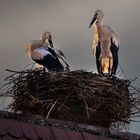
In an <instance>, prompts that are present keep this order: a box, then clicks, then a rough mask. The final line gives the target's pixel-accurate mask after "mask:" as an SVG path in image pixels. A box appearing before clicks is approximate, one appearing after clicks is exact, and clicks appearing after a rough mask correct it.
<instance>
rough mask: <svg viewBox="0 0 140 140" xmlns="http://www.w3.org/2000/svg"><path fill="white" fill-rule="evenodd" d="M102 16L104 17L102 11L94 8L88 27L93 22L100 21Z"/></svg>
mask: <svg viewBox="0 0 140 140" xmlns="http://www.w3.org/2000/svg"><path fill="white" fill-rule="evenodd" d="M103 17H104V13H103V11H102V10H96V11H95V13H94V15H93V19H92V21H91V23H90V25H89V28H90V27H91V26H92V25H93V23H95V22H101V21H102V19H103Z"/></svg>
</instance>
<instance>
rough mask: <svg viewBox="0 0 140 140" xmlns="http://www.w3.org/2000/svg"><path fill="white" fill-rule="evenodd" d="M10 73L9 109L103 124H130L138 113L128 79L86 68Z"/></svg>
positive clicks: (106, 125)
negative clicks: (86, 69)
mask: <svg viewBox="0 0 140 140" xmlns="http://www.w3.org/2000/svg"><path fill="white" fill-rule="evenodd" d="M11 72H12V75H10V76H9V77H7V78H6V80H8V83H7V84H6V85H5V86H7V88H6V92H5V93H4V95H7V96H11V97H13V102H12V103H11V104H10V106H9V108H10V109H11V110H13V111H14V112H16V111H22V112H23V113H28V112H30V113H32V114H35V115H41V116H43V117H46V118H53V119H60V120H67V121H73V122H76V123H82V124H84V123H87V124H91V125H92V124H94V125H99V126H103V127H110V126H112V125H114V124H116V123H117V122H118V123H120V122H121V123H129V122H130V116H131V115H132V114H135V113H134V111H135V110H134V106H135V105H136V101H135V98H134V97H133V96H132V93H130V92H129V86H130V81H128V80H123V79H119V78H117V77H115V76H100V75H97V74H93V73H92V72H86V71H83V70H77V71H71V72H45V71H44V70H43V69H35V70H31V69H28V70H23V71H20V72H17V71H11Z"/></svg>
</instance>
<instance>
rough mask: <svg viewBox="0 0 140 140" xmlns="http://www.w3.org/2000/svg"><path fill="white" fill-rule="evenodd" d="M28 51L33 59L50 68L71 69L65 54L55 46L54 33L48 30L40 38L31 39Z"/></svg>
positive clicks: (54, 69) (58, 69) (55, 69)
mask: <svg viewBox="0 0 140 140" xmlns="http://www.w3.org/2000/svg"><path fill="white" fill-rule="evenodd" d="M26 52H27V54H28V55H29V57H31V58H32V60H33V61H35V62H36V63H37V64H39V65H42V66H43V67H45V68H47V69H48V70H53V71H63V70H69V65H68V63H67V61H66V57H65V55H64V54H63V53H62V51H61V50H60V49H57V48H54V46H53V42H52V35H51V33H50V32H48V31H46V32H44V33H43V34H42V35H41V38H40V40H32V41H30V42H29V43H28V44H27V49H26Z"/></svg>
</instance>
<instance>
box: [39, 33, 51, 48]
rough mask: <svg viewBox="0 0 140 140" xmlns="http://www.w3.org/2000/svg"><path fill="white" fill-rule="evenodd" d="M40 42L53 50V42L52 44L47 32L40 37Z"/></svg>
mask: <svg viewBox="0 0 140 140" xmlns="http://www.w3.org/2000/svg"><path fill="white" fill-rule="evenodd" d="M41 40H42V41H43V42H44V43H49V44H50V47H52V48H53V42H52V34H51V33H50V32H49V31H45V32H44V33H43V34H42V35H41Z"/></svg>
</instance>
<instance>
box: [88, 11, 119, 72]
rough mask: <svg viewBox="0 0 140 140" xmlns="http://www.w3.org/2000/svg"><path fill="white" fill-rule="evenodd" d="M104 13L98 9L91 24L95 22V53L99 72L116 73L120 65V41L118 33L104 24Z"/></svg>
mask: <svg viewBox="0 0 140 140" xmlns="http://www.w3.org/2000/svg"><path fill="white" fill-rule="evenodd" d="M103 17H104V13H103V11H101V10H96V11H95V13H94V16H93V19H92V21H91V23H90V25H89V27H91V26H92V25H93V24H94V28H95V34H94V41H93V47H92V48H93V55H94V57H95V58H96V65H97V71H98V73H99V74H105V73H109V74H111V75H112V74H114V75H115V74H116V70H117V67H118V50H119V42H118V39H117V36H116V33H115V32H114V31H113V30H112V29H111V28H110V27H108V26H107V25H103V23H102V20H103Z"/></svg>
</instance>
